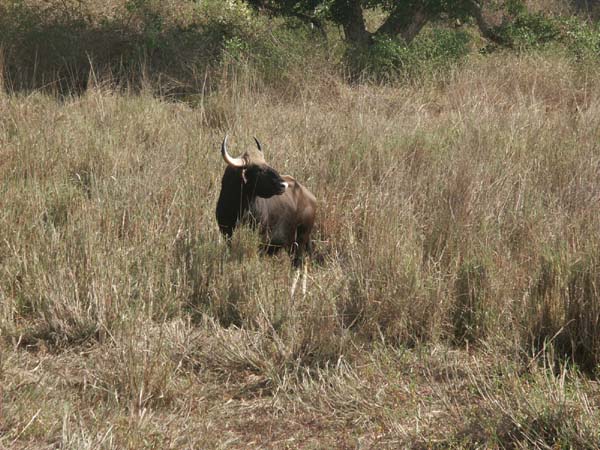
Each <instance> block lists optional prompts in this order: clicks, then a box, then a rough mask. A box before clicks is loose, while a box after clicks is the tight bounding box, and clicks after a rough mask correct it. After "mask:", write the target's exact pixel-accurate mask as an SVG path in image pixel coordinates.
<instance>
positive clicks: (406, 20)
mask: <svg viewBox="0 0 600 450" xmlns="http://www.w3.org/2000/svg"><path fill="white" fill-rule="evenodd" d="M429 19H430V15H429V14H428V13H427V10H426V7H425V5H424V4H420V5H412V6H411V7H410V8H408V9H403V8H402V7H400V6H396V8H395V9H394V10H393V11H392V12H391V13H390V15H389V16H388V18H387V19H386V20H385V22H384V23H383V24H382V25H381V26H380V27H379V29H378V30H377V31H376V34H378V35H381V34H387V35H389V36H398V35H400V36H402V38H403V39H404V41H405V42H406V43H410V42H411V41H412V40H413V39H414V38H415V36H416V35H417V34H419V32H420V31H421V29H422V28H423V27H424V26H425V24H426V23H427V22H428V21H429Z"/></svg>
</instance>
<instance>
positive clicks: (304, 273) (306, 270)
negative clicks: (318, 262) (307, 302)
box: [302, 264, 308, 297]
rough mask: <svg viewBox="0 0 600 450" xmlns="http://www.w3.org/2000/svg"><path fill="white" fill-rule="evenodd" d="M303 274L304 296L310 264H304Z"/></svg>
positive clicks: (303, 294) (303, 295)
mask: <svg viewBox="0 0 600 450" xmlns="http://www.w3.org/2000/svg"><path fill="white" fill-rule="evenodd" d="M302 269H303V274H302V297H306V278H307V276H308V266H307V265H306V264H304V267H303V268H302Z"/></svg>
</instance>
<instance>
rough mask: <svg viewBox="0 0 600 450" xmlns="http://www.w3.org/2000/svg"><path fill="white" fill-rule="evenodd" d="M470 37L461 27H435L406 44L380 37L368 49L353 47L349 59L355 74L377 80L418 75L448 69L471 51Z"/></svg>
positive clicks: (348, 54)
mask: <svg viewBox="0 0 600 450" xmlns="http://www.w3.org/2000/svg"><path fill="white" fill-rule="evenodd" d="M470 41H471V39H470V36H469V35H468V34H467V33H466V32H464V31H462V30H450V29H446V28H432V29H428V30H425V31H423V32H422V33H421V34H420V35H419V36H417V38H415V40H414V41H413V42H411V43H410V44H409V45H406V44H405V43H404V41H402V40H401V39H399V38H398V39H396V38H391V37H389V36H377V37H375V38H374V42H373V43H372V45H370V46H369V47H368V48H351V49H349V50H348V52H347V53H346V61H347V63H348V66H349V69H350V71H351V73H352V74H353V75H357V74H358V75H360V76H362V77H365V78H367V79H374V80H376V81H391V80H396V79H401V78H404V79H406V78H417V77H421V76H424V75H428V74H429V75H432V74H435V73H439V72H445V71H447V70H448V69H449V68H450V67H452V66H453V65H454V64H456V63H459V62H460V61H461V60H462V59H463V57H465V56H466V55H467V54H468V52H469V44H470Z"/></svg>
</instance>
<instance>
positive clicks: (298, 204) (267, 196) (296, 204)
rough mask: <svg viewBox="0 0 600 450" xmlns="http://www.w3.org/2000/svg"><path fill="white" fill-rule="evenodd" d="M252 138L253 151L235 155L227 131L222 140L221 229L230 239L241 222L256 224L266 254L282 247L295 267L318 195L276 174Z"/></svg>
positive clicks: (299, 262) (304, 247)
mask: <svg viewBox="0 0 600 450" xmlns="http://www.w3.org/2000/svg"><path fill="white" fill-rule="evenodd" d="M254 140H255V141H256V146H257V150H255V149H252V150H251V151H247V152H245V153H244V154H243V155H242V156H240V157H237V158H234V157H232V156H230V155H229V153H228V151H227V135H226V136H225V138H224V139H223V144H222V145H221V155H222V156H223V159H224V160H225V162H226V163H227V167H226V168H225V173H224V174H223V179H222V181H221V193H220V195H219V201H218V202H217V211H216V215H217V222H218V224H219V228H220V229H221V232H222V233H223V234H224V235H225V236H227V237H228V238H229V237H231V235H232V233H233V230H234V229H235V227H236V226H237V225H238V224H240V223H248V224H250V225H252V226H256V227H258V230H259V232H260V234H261V236H262V238H263V242H264V246H265V249H266V250H267V252H268V253H274V252H276V251H277V250H279V249H282V248H283V249H286V250H287V251H288V252H289V253H290V254H291V255H292V258H293V263H294V266H295V267H299V266H300V265H302V263H303V259H304V255H305V253H306V251H307V250H308V247H309V245H310V234H311V231H312V229H313V225H314V222H315V213H316V209H317V200H316V199H315V196H314V195H313V194H311V193H310V191H309V190H308V189H306V188H305V187H304V186H302V185H301V184H300V183H298V182H297V181H296V180H295V179H294V178H293V177H291V176H289V175H279V173H278V172H277V171H276V170H275V169H274V168H273V167H271V166H270V165H268V164H267V163H266V162H265V158H264V155H263V152H262V149H261V145H260V142H258V139H256V138H254ZM296 281H297V279H296ZM305 281H306V280H305ZM294 287H295V282H294Z"/></svg>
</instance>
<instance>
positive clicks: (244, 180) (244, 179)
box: [242, 169, 248, 184]
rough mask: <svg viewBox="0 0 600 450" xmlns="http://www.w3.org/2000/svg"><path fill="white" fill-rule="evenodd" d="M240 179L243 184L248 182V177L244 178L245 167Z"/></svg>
mask: <svg viewBox="0 0 600 450" xmlns="http://www.w3.org/2000/svg"><path fill="white" fill-rule="evenodd" d="M242 181H243V182H244V184H246V183H248V178H246V169H243V170H242Z"/></svg>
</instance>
